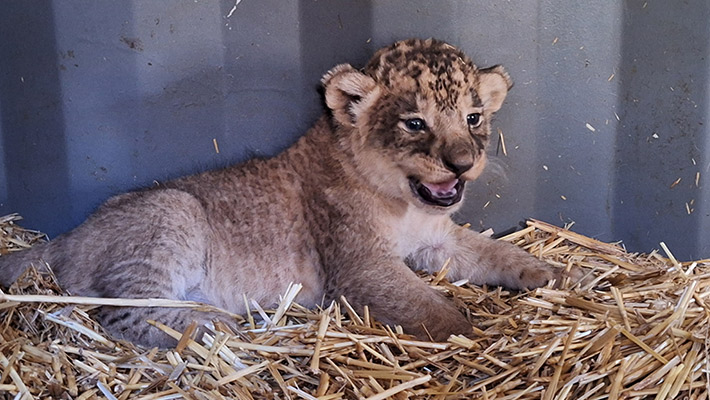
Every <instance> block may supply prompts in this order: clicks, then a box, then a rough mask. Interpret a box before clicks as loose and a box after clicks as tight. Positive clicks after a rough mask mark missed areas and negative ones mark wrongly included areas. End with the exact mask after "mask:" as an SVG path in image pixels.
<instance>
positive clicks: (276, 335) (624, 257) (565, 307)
mask: <svg viewBox="0 0 710 400" xmlns="http://www.w3.org/2000/svg"><path fill="white" fill-rule="evenodd" d="M17 219H18V217H17V216H14V215H13V216H7V217H5V218H2V219H0V230H1V232H0V254H5V253H7V252H10V251H15V250H18V249H20V248H22V247H27V246H29V245H31V244H32V243H34V242H36V241H38V240H42V235H41V234H40V233H37V232H33V231H28V230H24V229H22V228H20V227H19V226H17V225H16V224H15V222H16V220H17ZM502 240H507V241H510V242H513V243H514V244H516V245H518V246H521V247H523V248H524V249H526V250H528V251H529V252H531V253H533V254H534V255H536V256H538V257H541V258H543V259H545V260H547V261H548V262H550V263H552V264H554V265H557V266H559V267H572V266H575V267H579V268H582V269H583V270H584V271H585V272H586V273H587V278H586V279H585V283H584V284H583V285H576V286H574V287H570V285H569V284H568V283H566V284H565V285H563V289H552V288H551V287H548V288H541V289H537V290H535V291H530V292H523V293H511V292H508V291H505V290H502V289H500V288H497V287H477V286H473V285H469V284H467V283H466V282H455V283H449V282H447V281H446V280H444V279H442V275H443V274H441V273H440V274H438V275H435V276H428V275H427V276H424V275H422V279H424V280H426V281H427V282H429V284H430V285H431V286H432V287H434V288H435V289H436V290H439V291H442V292H445V293H446V294H447V295H448V296H450V297H452V298H453V300H454V301H455V302H456V303H457V304H458V306H459V307H460V308H461V309H462V310H464V312H465V313H466V314H467V317H468V318H469V319H470V321H471V322H472V323H473V326H474V327H475V332H474V334H473V335H471V336H470V337H451V338H450V339H449V341H448V342H447V343H431V342H421V341H415V340H412V339H411V338H409V337H408V336H406V335H402V334H398V333H397V332H396V328H395V331H393V330H392V329H389V328H387V327H382V326H381V325H380V324H378V323H377V322H375V321H372V319H371V318H370V317H369V316H368V315H367V313H366V312H365V313H364V314H365V315H356V314H355V313H354V312H353V311H352V310H351V309H350V308H349V307H348V305H347V302H346V301H342V302H341V303H340V304H333V305H330V306H328V308H326V309H324V310H308V309H304V308H303V307H301V306H299V305H298V304H297V303H295V302H294V301H293V297H294V295H295V294H297V291H298V288H299V287H298V285H294V286H292V287H291V289H290V290H289V292H288V293H286V294H284V296H283V301H282V302H281V305H280V307H279V308H278V309H277V310H263V309H261V307H259V306H258V305H257V304H252V307H251V310H252V311H251V312H250V313H249V315H245V316H243V318H241V319H240V321H241V325H240V326H241V327H242V329H241V330H240V331H239V332H237V333H236V334H234V335H233V334H230V333H225V332H223V331H225V329H224V327H220V326H217V327H214V328H215V329H214V331H215V332H216V333H215V335H205V336H204V337H202V338H196V339H195V341H193V340H192V339H190V336H189V334H190V332H189V331H190V330H191V329H190V328H188V331H187V332H185V333H184V334H183V332H175V331H172V330H171V329H170V328H169V327H166V326H163V325H161V324H160V323H159V322H151V323H153V324H155V325H156V326H158V327H160V328H161V329H163V330H164V331H166V332H168V333H170V334H172V335H174V336H175V337H176V338H178V339H180V341H179V342H178V344H177V346H176V347H175V348H174V349H169V350H158V349H145V348H140V347H137V346H134V345H132V344H130V343H126V342H122V341H115V340H113V339H112V338H111V337H109V336H108V335H107V334H106V333H105V332H104V331H103V329H102V328H101V326H99V325H98V324H97V323H96V322H95V321H94V320H93V319H92V310H93V309H95V308H96V307H99V305H97V304H101V303H102V302H109V301H110V300H102V299H87V298H77V297H68V296H67V293H65V292H63V291H62V289H61V288H60V287H59V286H58V285H57V284H56V282H55V281H54V280H53V277H52V276H51V275H49V274H47V273H39V272H37V271H36V270H30V271H28V272H27V273H26V274H25V275H24V276H23V277H22V278H20V279H19V280H18V282H16V283H15V284H14V285H13V287H12V288H10V289H9V290H8V291H7V292H4V293H2V294H0V296H1V297H0V321H1V323H2V324H1V325H0V336H1V338H0V371H1V374H0V397H4V398H8V399H9V398H17V399H30V398H57V399H70V398H71V399H92V398H107V399H134V398H135V399H178V398H186V399H226V398H237V399H252V398H253V399H385V398H393V399H406V398H427V399H454V398H464V399H469V398H470V399H499V400H501V399H509V400H513V399H545V400H548V399H575V400H585V399H621V398H627V399H674V398H687V399H707V398H708V393H710V392H709V390H710V379H709V377H708V374H710V372H709V370H710V368H709V366H708V365H707V364H708V360H709V359H710V358H709V357H710V354H709V353H708V344H709V343H708V329H709V328H708V326H710V324H708V317H709V315H710V314H709V313H708V311H709V303H708V296H710V260H703V261H698V262H693V263H679V262H678V261H676V260H675V259H674V258H673V256H672V254H670V252H669V251H667V249H665V251H664V253H663V254H664V256H662V255H661V254H659V253H658V252H653V253H651V254H629V253H627V252H625V251H624V250H623V248H621V247H619V246H618V245H614V244H606V243H601V242H598V241H596V240H593V239H590V238H587V237H584V236H581V235H578V234H575V233H573V232H571V231H569V230H566V229H561V228H557V227H554V226H551V225H548V224H546V223H543V222H539V221H530V222H528V227H527V228H526V229H523V230H521V231H519V232H516V233H514V234H511V235H509V236H507V237H505V238H503V239H502ZM172 303H175V302H172ZM170 305H172V306H184V307H199V305H196V304H193V303H189V304H182V303H181V304H170Z"/></svg>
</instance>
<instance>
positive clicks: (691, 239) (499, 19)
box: [0, 0, 710, 258]
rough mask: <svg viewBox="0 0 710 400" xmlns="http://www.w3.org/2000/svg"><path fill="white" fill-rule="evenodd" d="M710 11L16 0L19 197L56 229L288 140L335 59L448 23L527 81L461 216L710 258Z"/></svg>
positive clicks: (654, 4) (11, 111) (11, 180)
mask: <svg viewBox="0 0 710 400" xmlns="http://www.w3.org/2000/svg"><path fill="white" fill-rule="evenodd" d="M235 5H236V8H235ZM708 21H710V4H708V3H707V2H706V1H703V0H691V1H686V2H682V3H681V2H664V1H660V0H656V1H623V2H617V3H612V2H606V1H601V0H594V1H588V2H569V1H563V0H557V1H553V0H547V1H538V2H532V1H528V2H507V1H505V2H504V1H495V2H489V1H478V0H476V1H463V0H461V1H452V0H449V1H445V0H439V1H436V2H431V1H425V0H417V1H396V0H392V1H379V2H375V1H352V0H350V1H345V0H341V1H326V0H319V1H315V0H300V1H293V2H284V1H276V0H258V1H257V0H243V1H241V2H239V4H235V1H234V0H229V1H223V2H217V1H192V0H190V1H182V2H177V1H176V2H154V1H152V2H142V1H123V2H113V1H99V2H96V1H74V0H62V1H36V0H25V1H6V2H4V3H3V10H2V13H0V146H2V150H1V151H0V166H2V168H0V214H5V213H10V212H20V213H22V214H23V215H24V216H25V218H26V221H25V225H26V226H28V227H33V228H37V229H40V230H44V231H46V232H48V233H50V234H51V235H53V236H54V235H57V234H59V233H61V232H63V231H66V230H68V229H70V228H71V227H73V226H75V225H77V224H78V223H80V222H81V221H82V220H83V219H84V218H85V217H86V216H87V215H88V214H89V213H90V212H91V211H92V210H93V209H94V208H95V207H96V206H97V205H98V204H100V202H101V201H103V200H105V199H106V198H107V197H108V196H110V195H112V194H116V193H119V192H122V191H125V190H129V189H133V188H137V187H141V186H144V185H149V184H150V183H151V182H152V181H153V180H164V179H167V178H171V177H175V176H178V175H182V174H186V173H191V172H196V171H200V170H203V169H206V168H210V167H215V166H219V165H225V164H227V163H231V162H235V161H239V160H243V159H245V158H247V157H250V156H253V155H272V154H275V153H276V152H278V151H279V150H281V149H283V148H285V147H287V146H288V145H289V144H290V143H292V142H293V141H294V140H295V139H296V138H297V137H298V136H299V135H300V134H302V133H303V132H305V130H306V129H307V128H308V127H309V126H310V125H311V124H312V123H313V121H314V120H315V119H316V118H317V117H318V115H319V114H320V113H321V99H320V96H319V94H318V90H317V88H318V80H319V78H320V76H321V75H322V74H323V73H324V72H325V71H327V70H328V69H329V68H330V67H332V66H334V65H336V64H339V63H342V62H350V63H353V65H357V66H361V65H363V63H364V62H365V61H366V60H367V59H368V58H369V56H370V55H371V54H372V52H374V51H375V50H376V49H377V48H379V47H381V46H383V45H386V44H389V43H391V42H392V41H395V40H399V39H403V38H407V37H411V36H417V37H437V38H440V39H444V40H447V41H449V42H451V43H453V44H456V45H458V46H460V47H462V48H463V49H464V50H465V51H466V52H467V53H468V54H469V55H471V56H472V58H473V59H474V60H475V61H476V62H477V63H478V64H479V65H480V66H488V65H492V64H497V63H500V64H503V65H505V66H506V67H507V69H508V70H509V72H510V73H511V75H512V76H513V78H514V79H515V81H516V85H515V87H514V89H513V91H512V92H511V93H510V95H509V97H508V100H507V102H506V105H505V106H504V108H503V110H501V112H500V113H499V114H498V118H497V121H496V122H495V124H494V131H495V132H494V133H495V134H494V139H493V142H492V144H493V146H492V148H491V155H492V156H494V157H493V162H492V163H491V166H490V168H489V169H488V171H487V172H486V173H485V174H484V176H483V177H482V179H480V180H479V181H478V182H477V183H476V184H475V185H471V189H470V193H469V197H468V202H467V205H466V208H465V209H464V210H463V211H462V212H461V213H460V215H458V216H457V218H458V219H459V220H461V221H468V222H471V223H472V224H473V225H474V227H477V228H485V227H493V228H494V229H495V230H496V231H503V230H506V229H509V228H511V227H514V226H517V224H518V223H519V221H521V220H523V219H524V218H528V217H534V218H539V219H544V220H547V221H549V222H552V223H556V224H563V223H567V222H571V221H575V223H576V225H575V229H576V230H578V231H580V232H582V233H584V234H587V235H591V236H595V237H598V238H600V239H602V240H607V241H609V240H623V241H624V243H625V244H626V246H627V247H628V248H630V249H631V250H637V251H649V250H651V249H653V248H657V247H658V242H660V241H665V242H666V243H667V244H668V245H669V247H670V248H671V249H672V250H673V251H674V252H675V253H676V256H678V257H679V258H699V257H710V230H709V229H708V228H709V226H708V224H710V209H708V205H709V204H710V203H709V200H708V196H707V194H706V191H707V189H706V186H707V185H705V184H704V183H705V182H707V178H708V177H710V169H709V168H710V160H709V159H708V157H705V148H706V143H707V141H708V139H707V135H706V133H707V127H706V126H707V125H706V119H707V115H708V113H709V112H710V109H709V107H708V98H707V93H708V90H709V89H710V87H709V82H708V71H709V65H708V55H709V54H710V43H709V41H710V39H709V38H710V24H708ZM499 130H500V132H502V136H503V137H504V139H505V145H506V150H507V155H504V154H503V153H502V151H501V147H500V145H499V139H498V131H499ZM215 140H216V142H217V143H218V145H219V150H220V152H219V153H216V151H215V148H214V141H215ZM678 179H680V180H679V181H678ZM675 182H678V183H675Z"/></svg>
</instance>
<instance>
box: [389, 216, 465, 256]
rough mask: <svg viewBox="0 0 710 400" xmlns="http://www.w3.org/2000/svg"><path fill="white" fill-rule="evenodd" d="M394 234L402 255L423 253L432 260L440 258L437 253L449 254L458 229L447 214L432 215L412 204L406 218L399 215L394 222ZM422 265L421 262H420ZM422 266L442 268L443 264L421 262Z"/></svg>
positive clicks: (421, 254)
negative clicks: (423, 263)
mask: <svg viewBox="0 0 710 400" xmlns="http://www.w3.org/2000/svg"><path fill="white" fill-rule="evenodd" d="M391 228H392V231H393V234H394V235H393V236H394V237H395V238H396V247H397V253H398V255H399V256H400V257H402V258H403V259H404V258H407V257H410V258H411V257H412V256H415V258H417V259H419V260H416V261H424V260H421V258H422V256H424V255H425V254H427V255H428V256H426V257H425V258H427V259H429V261H434V259H438V258H439V257H437V255H439V254H445V253H449V252H450V250H451V249H452V247H455V244H454V243H453V237H452V230H453V229H454V228H455V225H454V223H453V222H452V221H451V218H450V217H449V216H448V215H446V214H443V215H436V214H429V213H426V212H424V211H422V210H419V209H417V208H415V207H411V206H410V207H408V209H407V212H406V213H405V215H404V216H403V217H402V218H397V219H395V221H393V224H392V227H391ZM417 264H420V262H417ZM419 266H420V267H421V268H426V269H430V268H431V269H434V270H436V269H438V268H440V267H441V265H427V266H424V265H419Z"/></svg>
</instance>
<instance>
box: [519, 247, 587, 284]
mask: <svg viewBox="0 0 710 400" xmlns="http://www.w3.org/2000/svg"><path fill="white" fill-rule="evenodd" d="M526 258H527V259H526V260H525V261H523V262H521V264H520V266H519V267H518V271H517V277H516V276H512V277H510V278H509V282H510V283H509V285H506V286H508V288H510V289H517V290H531V289H535V288H539V287H542V286H545V285H547V283H548V282H550V281H551V280H553V279H554V281H555V283H554V287H555V288H561V287H563V284H564V282H565V281H569V282H570V284H572V285H574V284H575V283H577V282H579V281H580V280H581V279H582V277H583V276H584V273H583V272H582V271H581V270H580V269H578V268H573V269H572V270H571V271H569V272H567V271H565V270H564V269H563V268H555V267H553V266H552V265H550V264H547V263H546V262H544V261H540V260H538V259H536V258H534V257H532V256H530V255H528V257H526Z"/></svg>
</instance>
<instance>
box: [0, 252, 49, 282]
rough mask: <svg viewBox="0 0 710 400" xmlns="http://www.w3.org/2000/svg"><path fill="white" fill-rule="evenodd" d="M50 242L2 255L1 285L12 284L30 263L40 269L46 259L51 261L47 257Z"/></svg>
mask: <svg viewBox="0 0 710 400" xmlns="http://www.w3.org/2000/svg"><path fill="white" fill-rule="evenodd" d="M49 244H50V243H39V244H36V245H34V246H32V247H31V248H29V249H27V250H21V251H15V252H12V253H9V254H4V255H0V286H2V287H5V288H7V287H8V286H10V285H11V284H12V283H13V282H15V281H16V280H17V278H19V277H20V275H22V273H23V272H25V270H26V269H27V268H29V267H30V265H34V266H35V268H38V269H40V268H42V267H43V266H44V262H45V261H47V262H50V260H48V259H46V254H47V248H48V247H49Z"/></svg>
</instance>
